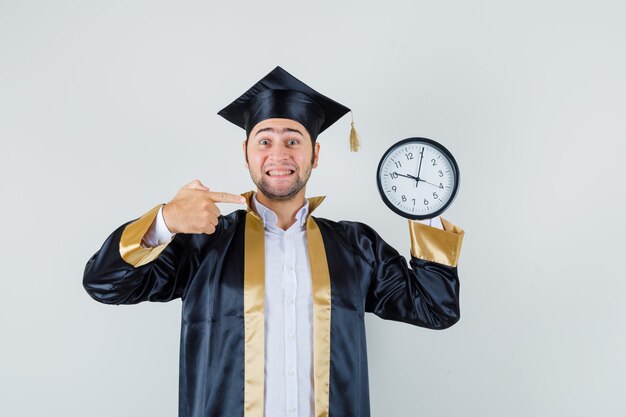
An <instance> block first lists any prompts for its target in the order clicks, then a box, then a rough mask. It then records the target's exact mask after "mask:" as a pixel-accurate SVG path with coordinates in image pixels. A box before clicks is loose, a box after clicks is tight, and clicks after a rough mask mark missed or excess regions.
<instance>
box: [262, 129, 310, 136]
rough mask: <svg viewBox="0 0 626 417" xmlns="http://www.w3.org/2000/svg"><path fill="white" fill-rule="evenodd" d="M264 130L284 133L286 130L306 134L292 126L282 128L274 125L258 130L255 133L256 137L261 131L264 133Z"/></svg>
mask: <svg viewBox="0 0 626 417" xmlns="http://www.w3.org/2000/svg"><path fill="white" fill-rule="evenodd" d="M263 132H274V133H284V132H293V133H298V134H300V136H304V135H303V134H302V132H300V131H299V130H298V129H292V128H290V127H285V128H283V129H281V130H278V129H275V128H273V127H266V128H264V129H261V130H259V131H258V132H256V133H255V135H254V137H257V135H258V134H259V133H263Z"/></svg>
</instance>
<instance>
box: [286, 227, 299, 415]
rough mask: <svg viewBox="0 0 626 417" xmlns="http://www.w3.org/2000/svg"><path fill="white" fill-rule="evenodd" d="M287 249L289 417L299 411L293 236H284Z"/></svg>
mask: <svg viewBox="0 0 626 417" xmlns="http://www.w3.org/2000/svg"><path fill="white" fill-rule="evenodd" d="M283 239H284V248H285V262H284V271H283V274H284V280H285V287H284V288H285V294H284V297H283V300H284V302H283V305H284V312H285V399H286V403H285V406H286V411H287V415H288V416H296V415H297V414H298V413H297V410H298V384H297V382H298V375H297V363H298V356H297V340H296V337H297V331H296V330H297V329H296V295H297V290H298V287H297V280H296V268H295V266H296V253H295V252H296V248H295V244H294V240H293V234H291V233H287V234H285V235H284V236H283Z"/></svg>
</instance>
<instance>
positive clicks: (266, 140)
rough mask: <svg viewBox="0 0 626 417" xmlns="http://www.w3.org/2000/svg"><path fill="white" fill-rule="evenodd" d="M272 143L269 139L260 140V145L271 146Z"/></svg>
mask: <svg viewBox="0 0 626 417" xmlns="http://www.w3.org/2000/svg"><path fill="white" fill-rule="evenodd" d="M269 144H270V141H269V140H268V139H261V140H259V145H269Z"/></svg>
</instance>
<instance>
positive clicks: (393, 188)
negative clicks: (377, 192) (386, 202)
mask: <svg viewBox="0 0 626 417" xmlns="http://www.w3.org/2000/svg"><path fill="white" fill-rule="evenodd" d="M391 189H392V190H393V192H394V193H395V192H396V191H398V187H396V186H395V185H394V186H393V187H391Z"/></svg>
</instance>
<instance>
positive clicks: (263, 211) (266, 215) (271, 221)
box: [252, 193, 309, 230]
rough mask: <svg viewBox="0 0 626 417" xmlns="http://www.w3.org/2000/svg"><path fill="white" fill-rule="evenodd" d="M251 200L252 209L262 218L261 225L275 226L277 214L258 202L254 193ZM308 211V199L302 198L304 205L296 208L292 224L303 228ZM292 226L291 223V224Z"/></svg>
mask: <svg viewBox="0 0 626 417" xmlns="http://www.w3.org/2000/svg"><path fill="white" fill-rule="evenodd" d="M252 201H253V204H254V210H255V211H256V212H257V213H258V214H259V216H260V217H261V220H263V226H264V227H266V228H269V227H276V222H277V221H278V216H277V215H276V213H274V212H273V211H272V210H271V209H269V208H268V207H265V206H264V205H263V204H261V203H259V200H257V198H256V193H254V195H253V196H252ZM308 213H309V200H308V199H304V205H303V206H302V207H301V208H300V210H298V212H297V213H296V222H295V223H294V225H298V228H299V229H300V230H304V229H305V226H306V218H307V214H308ZM291 227H293V225H292V226H291Z"/></svg>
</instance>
